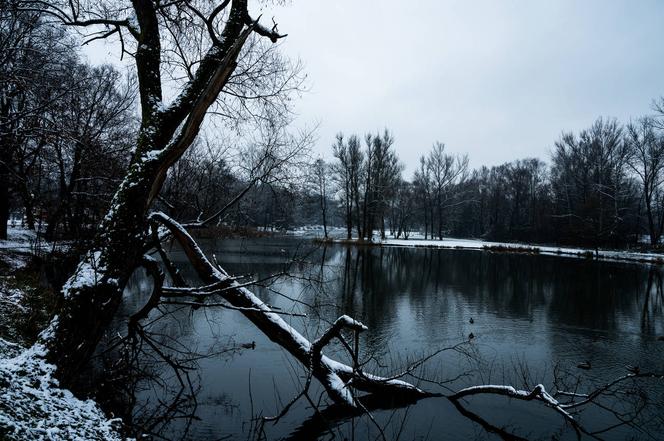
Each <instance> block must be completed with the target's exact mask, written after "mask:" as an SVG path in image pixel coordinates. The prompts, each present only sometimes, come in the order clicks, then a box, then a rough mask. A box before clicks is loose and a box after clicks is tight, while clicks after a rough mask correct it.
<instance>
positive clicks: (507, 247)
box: [314, 238, 664, 265]
mask: <svg viewBox="0 0 664 441" xmlns="http://www.w3.org/2000/svg"><path fill="white" fill-rule="evenodd" d="M314 240H318V241H321V242H324V243H334V244H340V245H354V246H369V247H389V248H427V249H448V250H469V251H487V252H502V253H519V254H534V255H543V256H559V257H570V258H576V259H588V260H598V261H607V262H631V263H640V264H651V265H664V253H662V254H660V253H652V252H635V251H626V250H625V251H623V250H607V249H597V250H593V249H590V248H582V247H564V246H550V245H536V244H527V243H512V242H491V241H484V240H479V239H454V238H449V239H443V240H431V239H419V238H416V239H384V240H380V241H367V240H358V239H338V238H337V239H335V238H328V239H322V238H316V239H314Z"/></svg>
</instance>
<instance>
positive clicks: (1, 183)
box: [0, 171, 9, 240]
mask: <svg viewBox="0 0 664 441" xmlns="http://www.w3.org/2000/svg"><path fill="white" fill-rule="evenodd" d="M8 221H9V179H8V176H7V174H6V173H3V172H1V171H0V240H4V239H7V222H8Z"/></svg>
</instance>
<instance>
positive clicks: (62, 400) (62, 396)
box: [0, 339, 122, 441]
mask: <svg viewBox="0 0 664 441" xmlns="http://www.w3.org/2000/svg"><path fill="white" fill-rule="evenodd" d="M43 355H44V348H43V347H42V346H40V345H34V346H33V347H31V348H29V349H24V348H21V347H19V346H18V345H15V344H14V343H11V342H8V341H6V340H3V339H0V395H1V396H2V399H1V400H0V438H2V439H8V440H110V441H114V440H118V441H120V440H122V438H121V436H120V435H119V434H118V431H117V427H116V426H118V425H120V424H121V421H120V420H119V419H108V418H106V416H105V415H104V413H103V412H102V411H101V410H100V409H99V407H98V406H97V405H96V403H95V402H94V401H92V400H85V401H82V400H79V399H78V398H76V397H74V395H73V394H72V393H71V392H70V391H68V390H66V389H61V388H59V387H58V382H57V380H56V379H55V378H53V373H54V371H55V366H53V365H52V364H49V363H47V362H46V361H44V359H43Z"/></svg>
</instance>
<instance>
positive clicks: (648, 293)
mask: <svg viewBox="0 0 664 441" xmlns="http://www.w3.org/2000/svg"><path fill="white" fill-rule="evenodd" d="M644 297H645V298H644V299H643V307H642V310H641V331H642V332H643V333H644V334H647V335H655V333H656V331H657V320H658V319H659V320H661V319H662V312H663V311H664V285H663V284H662V273H661V271H660V270H659V269H658V268H655V267H651V268H650V271H648V282H647V284H646V288H645V296H644Z"/></svg>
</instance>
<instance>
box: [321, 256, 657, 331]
mask: <svg viewBox="0 0 664 441" xmlns="http://www.w3.org/2000/svg"><path fill="white" fill-rule="evenodd" d="M336 253H340V254H343V256H344V257H343V258H342V259H340V260H341V262H342V263H341V264H340V265H338V268H337V271H339V273H340V274H339V276H338V277H336V275H335V276H334V277H328V279H326V280H327V282H328V283H332V284H334V283H336V284H337V285H336V287H335V288H334V289H332V288H331V287H330V286H328V287H327V291H328V292H333V291H334V290H336V292H337V293H338V294H337V295H338V297H337V299H338V302H339V308H340V309H341V310H342V311H343V312H347V313H349V314H354V315H355V316H358V317H362V318H363V319H364V320H365V321H366V322H367V324H369V325H370V326H371V327H372V329H374V330H377V329H376V327H380V326H381V324H382V323H385V322H386V321H388V320H387V319H393V318H395V315H396V314H397V309H396V303H397V302H396V299H397V298H401V297H405V298H407V299H408V302H409V304H410V305H411V307H413V308H414V309H417V310H418V311H424V312H431V313H433V312H436V313H441V311H440V309H438V310H436V308H435V307H434V306H435V305H437V304H438V303H439V302H441V301H444V298H445V297H447V296H453V297H459V298H461V299H462V300H463V301H464V302H466V303H467V304H472V305H473V307H474V308H477V310H478V312H480V313H481V312H492V313H494V314H496V315H497V316H498V317H509V318H517V319H531V318H532V316H533V312H534V311H535V310H536V309H538V308H542V307H546V312H547V314H548V317H549V318H550V320H551V321H552V322H556V323H561V324H565V325H568V326H578V327H584V328H589V329H602V330H607V331H610V330H614V329H616V327H617V326H618V322H619V320H618V317H619V316H620V315H633V314H634V313H635V311H638V310H642V316H643V318H642V321H644V322H645V324H647V323H650V322H649V321H652V320H653V314H655V313H656V311H660V310H661V308H662V282H661V272H660V271H659V270H658V269H653V270H652V271H651V272H650V273H649V274H650V275H648V276H647V275H646V274H645V270H644V269H643V268H640V267H637V266H633V265H623V264H612V263H607V262H602V263H598V262H589V261H583V260H579V259H561V258H556V257H549V256H532V255H520V254H507V253H484V252H476V251H465V250H464V251H462V250H434V249H415V248H385V247H348V248H339V247H335V248H334V251H333V252H330V253H329V254H336ZM646 280H647V281H648V282H647V284H648V285H649V287H646V286H645V284H646ZM642 292H646V293H647V294H646V296H645V298H643V296H640V295H639V293H642ZM635 299H637V301H635ZM641 302H644V303H643V304H641ZM430 318H431V319H434V320H435V319H436V317H433V316H432V317H430ZM438 318H440V317H438ZM645 324H644V325H645ZM651 325H652V324H650V325H649V326H651ZM651 332H652V331H651Z"/></svg>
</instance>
